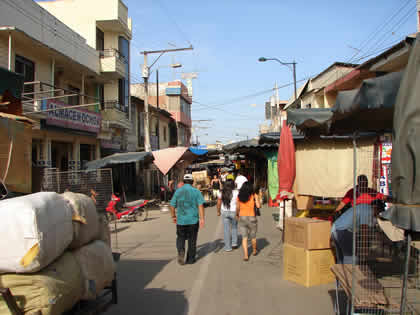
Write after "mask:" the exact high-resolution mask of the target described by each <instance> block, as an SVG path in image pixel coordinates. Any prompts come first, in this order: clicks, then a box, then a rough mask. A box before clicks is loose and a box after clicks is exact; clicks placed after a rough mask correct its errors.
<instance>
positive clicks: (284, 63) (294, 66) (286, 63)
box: [258, 57, 297, 101]
mask: <svg viewBox="0 0 420 315" xmlns="http://www.w3.org/2000/svg"><path fill="white" fill-rule="evenodd" d="M268 60H275V61H277V62H278V63H280V64H282V65H283V66H286V67H288V68H289V69H290V65H292V66H293V67H292V69H290V70H291V71H292V72H293V85H294V88H295V101H296V99H297V92H296V62H295V61H293V62H282V61H280V60H279V59H277V58H265V57H260V58H258V61H259V62H266V61H268Z"/></svg>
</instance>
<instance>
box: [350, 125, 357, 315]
mask: <svg viewBox="0 0 420 315" xmlns="http://www.w3.org/2000/svg"><path fill="white" fill-rule="evenodd" d="M356 186H357V141H356V132H354V133H353V205H352V206H353V253H352V256H353V257H352V280H351V282H352V285H351V314H354V300H355V299H354V296H355V292H354V291H355V287H356V277H355V274H356V272H355V271H356V235H357V221H356V198H357V194H356Z"/></svg>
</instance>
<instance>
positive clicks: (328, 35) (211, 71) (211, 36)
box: [124, 0, 416, 143]
mask: <svg viewBox="0 0 420 315" xmlns="http://www.w3.org/2000/svg"><path fill="white" fill-rule="evenodd" d="M124 2H125V4H126V5H127V6H128V9H129V16H131V17H132V19H133V40H132V51H131V71H132V74H133V78H132V81H134V82H135V81H138V82H142V79H141V75H140V66H141V64H142V63H143V56H142V55H140V51H143V50H153V49H165V48H175V47H177V48H180V47H188V46H189V45H190V44H192V45H193V47H194V50H193V51H187V52H182V53H171V54H167V55H166V56H165V55H164V56H163V57H162V58H161V59H159V61H158V62H157V63H156V65H155V67H156V66H159V67H161V69H160V70H159V79H160V81H161V82H163V81H167V80H172V79H174V78H176V79H180V76H181V72H197V73H198V78H197V79H195V80H194V81H193V90H194V91H193V100H194V103H193V105H192V116H193V119H194V120H207V119H209V120H211V121H210V122H200V123H196V122H194V126H198V127H201V128H198V129H195V130H196V132H197V134H198V136H199V141H200V142H201V143H214V142H215V141H216V140H219V141H222V142H224V143H225V142H227V141H229V140H234V141H238V140H243V139H245V138H246V137H247V136H248V137H254V136H256V135H258V127H259V125H260V124H261V123H264V105H263V104H264V102H265V101H268V99H269V97H270V95H272V94H273V91H270V89H272V88H273V87H274V84H275V82H277V84H278V85H279V86H283V85H287V84H290V83H291V82H292V81H293V76H292V72H291V70H289V69H288V68H287V67H285V66H282V65H280V64H278V63H277V62H275V61H271V62H265V63H261V62H258V58H259V57H261V56H265V57H276V58H278V59H280V60H282V61H284V62H291V61H293V60H295V61H296V62H297V80H302V79H304V78H307V77H309V76H313V75H316V74H318V73H320V72H322V71H323V70H324V69H326V68H327V67H328V66H330V65H331V64H332V63H334V62H336V61H339V62H351V63H360V62H363V61H365V60H366V58H365V59H362V60H360V58H362V57H366V56H367V55H372V54H373V55H376V54H378V53H379V52H380V51H381V49H384V48H387V47H389V46H391V45H393V44H395V43H397V42H398V41H400V40H402V39H403V38H404V37H405V36H406V35H408V34H410V33H414V32H416V1H415V0H353V1H331V0H325V1H324V0H319V1H296V0H293V1H290V0H266V1H255V0H252V1H251V0H242V1H236V0H235V1H233V0H213V1H197V0H194V1H192V0H185V1H173V0H171V1H169V0H153V1H141V0H124ZM356 53H357V55H356V56H354V55H355V54H356ZM352 57H353V58H352ZM151 62H153V57H150V58H149V64H150V63H151ZM171 63H181V64H182V65H183V67H182V68H179V69H176V73H175V72H174V70H173V69H170V68H167V67H166V68H165V66H168V65H169V64H171ZM155 80H156V79H155V73H152V75H151V79H150V81H151V82H154V81H155ZM298 87H299V83H298ZM292 93H293V86H292V85H290V86H288V87H285V88H281V89H279V96H280V99H285V100H287V99H289V98H290V96H291V95H292ZM195 102H197V103H195ZM205 127H207V129H204V128H205ZM194 139H195V136H194Z"/></svg>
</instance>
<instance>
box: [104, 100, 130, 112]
mask: <svg viewBox="0 0 420 315" xmlns="http://www.w3.org/2000/svg"><path fill="white" fill-rule="evenodd" d="M103 109H116V110H119V111H120V112H123V113H126V114H127V113H128V106H124V105H121V104H120V103H119V102H118V101H105V102H103Z"/></svg>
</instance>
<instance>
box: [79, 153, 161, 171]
mask: <svg viewBox="0 0 420 315" xmlns="http://www.w3.org/2000/svg"><path fill="white" fill-rule="evenodd" d="M144 160H149V161H151V160H153V156H152V153H150V152H126V153H115V154H112V155H109V156H106V157H104V158H102V159H98V160H94V161H90V162H87V163H86V166H85V169H87V170H93V169H98V168H101V167H105V166H107V165H113V164H124V163H133V162H138V161H144Z"/></svg>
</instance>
